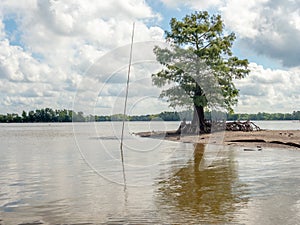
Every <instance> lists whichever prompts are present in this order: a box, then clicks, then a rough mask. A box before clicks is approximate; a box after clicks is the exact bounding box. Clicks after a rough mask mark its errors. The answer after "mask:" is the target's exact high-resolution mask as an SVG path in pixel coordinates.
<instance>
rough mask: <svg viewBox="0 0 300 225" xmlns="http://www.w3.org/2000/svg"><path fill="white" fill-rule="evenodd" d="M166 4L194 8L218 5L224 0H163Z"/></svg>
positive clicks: (174, 6)
mask: <svg viewBox="0 0 300 225" xmlns="http://www.w3.org/2000/svg"><path fill="white" fill-rule="evenodd" d="M161 1H162V2H163V3H164V4H165V5H166V6H168V7H172V8H177V7H182V6H185V7H190V8H192V9H196V10H199V9H202V10H203V9H208V8H211V7H216V6H219V5H221V4H222V0H210V1H199V0H188V1H181V0H161Z"/></svg>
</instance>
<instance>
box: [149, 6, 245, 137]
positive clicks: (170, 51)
mask: <svg viewBox="0 0 300 225" xmlns="http://www.w3.org/2000/svg"><path fill="white" fill-rule="evenodd" d="M170 28H171V30H170V31H166V40H167V42H168V43H170V46H171V47H170V48H160V47H158V46H156V47H155V48H154V53H155V54H156V59H157V61H158V62H159V63H160V64H162V65H163V66H164V68H163V69H162V70H161V71H159V72H158V73H156V74H152V81H153V84H154V85H156V86H158V87H163V86H165V85H167V84H168V85H169V84H171V83H172V82H173V84H174V85H173V86H172V87H169V88H168V89H166V90H163V91H162V93H161V95H160V97H162V98H166V99H167V100H168V101H169V103H170V106H171V107H174V108H175V107H176V106H188V107H193V108H194V116H193V120H192V125H193V126H196V127H197V129H200V131H201V132H204V131H205V130H206V129H205V118H204V108H205V107H208V108H212V107H214V105H218V106H221V107H223V108H225V109H226V110H227V111H228V112H231V113H232V112H233V109H232V106H234V105H235V104H236V103H237V97H238V93H239V91H238V89H237V88H236V87H235V85H234V83H233V79H241V78H244V77H245V76H246V75H247V74H248V73H249V70H248V60H246V59H244V60H240V59H238V58H237V57H235V56H233V54H232V51H231V47H232V45H233V41H234V40H235V38H236V37H235V34H234V33H230V34H228V35H225V34H224V33H225V32H224V24H223V21H222V20H221V16H220V15H213V16H210V15H209V14H208V12H205V11H204V12H195V13H194V14H191V15H187V16H185V17H184V18H183V19H182V21H178V20H177V19H175V18H173V19H171V21H170Z"/></svg>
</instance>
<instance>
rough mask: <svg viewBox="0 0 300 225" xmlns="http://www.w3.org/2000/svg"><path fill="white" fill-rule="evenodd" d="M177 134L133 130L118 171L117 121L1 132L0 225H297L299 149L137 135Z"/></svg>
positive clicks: (144, 127)
mask: <svg viewBox="0 0 300 225" xmlns="http://www.w3.org/2000/svg"><path fill="white" fill-rule="evenodd" d="M257 124H259V125H260V126H261V128H268V129H300V123H299V122H298V123H297V122H292V121H281V122H263V121H261V122H257ZM177 126H178V122H166V123H163V122H130V123H127V124H126V127H125V128H126V129H125V134H126V135H125V138H124V148H123V150H124V158H123V159H124V161H123V163H122V160H121V154H120V130H121V123H118V122H112V123H110V122H104V123H75V124H1V125H0V138H1V149H0V224H1V225H2V224H3V225H4V224H5V225H6V224H23V225H24V224H270V225H271V224H299V221H300V191H299V186H300V172H299V171H300V163H299V160H300V151H299V150H287V149H272V148H263V149H262V150H261V151H244V149H242V148H238V147H233V146H227V147H223V146H213V145H209V146H203V145H193V144H189V143H175V142H169V141H163V140H161V139H148V138H139V137H137V136H135V135H134V134H133V133H134V132H138V131H150V130H166V129H175V128H177ZM203 165H205V166H203Z"/></svg>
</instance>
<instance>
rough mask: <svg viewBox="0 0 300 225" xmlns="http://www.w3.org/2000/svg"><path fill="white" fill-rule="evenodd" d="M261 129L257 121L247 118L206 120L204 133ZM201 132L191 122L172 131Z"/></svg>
mask: <svg viewBox="0 0 300 225" xmlns="http://www.w3.org/2000/svg"><path fill="white" fill-rule="evenodd" d="M222 130H226V131H244V132H249V131H259V130H261V129H260V127H259V126H257V125H256V124H255V123H253V122H251V121H249V120H247V121H245V122H241V121H234V122H225V121H205V126H204V133H211V132H216V131H222ZM196 133H201V132H200V129H199V128H197V127H195V126H192V125H191V124H185V125H184V126H182V124H181V125H180V126H179V128H178V129H177V130H176V131H175V132H172V134H173V135H174V134H196Z"/></svg>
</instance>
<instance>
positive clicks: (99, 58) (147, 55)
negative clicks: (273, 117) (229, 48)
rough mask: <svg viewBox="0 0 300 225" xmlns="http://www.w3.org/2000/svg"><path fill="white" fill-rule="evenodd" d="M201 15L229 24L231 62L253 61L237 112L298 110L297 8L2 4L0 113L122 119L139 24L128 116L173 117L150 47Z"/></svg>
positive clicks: (218, 2) (119, 0) (131, 1)
mask: <svg viewBox="0 0 300 225" xmlns="http://www.w3.org/2000/svg"><path fill="white" fill-rule="evenodd" d="M203 10H206V11H208V12H209V13H210V14H220V15H221V16H222V19H223V21H224V24H225V27H226V32H234V33H235V34H236V36H237V39H236V41H235V43H234V46H233V53H234V55H236V56H237V57H239V58H247V59H248V60H249V62H250V65H249V68H250V69H251V72H250V74H249V75H248V76H247V77H246V78H245V79H242V80H235V81H234V83H235V85H236V87H237V88H238V89H239V90H240V96H239V103H238V105H237V106H235V107H234V110H235V112H237V113H257V112H292V111H294V110H300V98H299V96H300V88H299V87H298V86H299V84H300V57H299V53H300V44H299V42H300V2H299V1H296V0H253V1H240V0H211V1H204V0H188V1H179V0H109V1H108V0H106V1H99V0H70V1H63V0H1V1H0V49H1V51H0V113H1V114H6V113H8V112H9V113H13V112H16V113H21V112H22V110H25V111H29V110H35V109H39V108H44V107H50V108H54V109H74V110H75V111H84V112H85V113H87V114H89V113H90V114H93V113H95V114H102V115H110V114H114V113H122V111H123V109H124V96H125V92H126V78H127V73H128V62H129V52H130V43H131V36H132V29H133V28H132V27H133V23H135V29H134V45H133V58H132V67H131V73H130V86H129V93H128V94H129V98H128V108H127V110H128V113H129V114H149V113H159V112H161V111H172V109H171V108H168V103H167V102H166V101H165V100H162V99H159V98H158V96H159V94H160V92H161V89H159V88H158V87H155V86H153V85H152V83H151V74H152V73H153V72H157V71H159V69H160V68H161V67H160V65H159V64H158V63H157V62H156V61H155V57H154V55H153V52H152V49H153V46H154V45H161V46H164V31H165V30H168V29H169V21H170V19H171V18H173V17H175V18H177V19H181V18H183V17H184V16H185V15H186V14H190V13H193V12H195V11H203Z"/></svg>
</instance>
